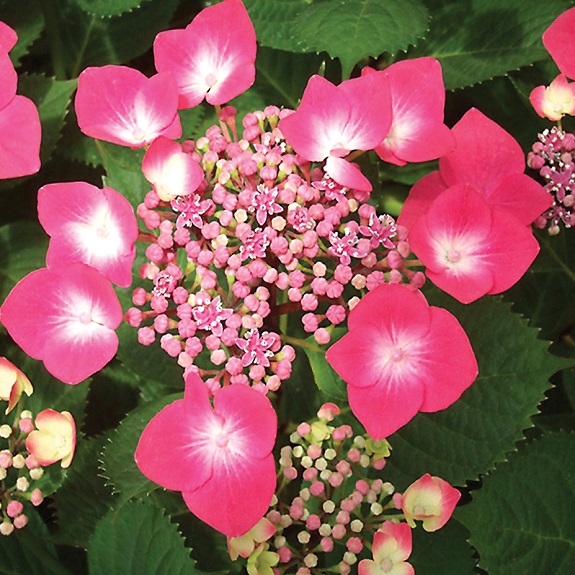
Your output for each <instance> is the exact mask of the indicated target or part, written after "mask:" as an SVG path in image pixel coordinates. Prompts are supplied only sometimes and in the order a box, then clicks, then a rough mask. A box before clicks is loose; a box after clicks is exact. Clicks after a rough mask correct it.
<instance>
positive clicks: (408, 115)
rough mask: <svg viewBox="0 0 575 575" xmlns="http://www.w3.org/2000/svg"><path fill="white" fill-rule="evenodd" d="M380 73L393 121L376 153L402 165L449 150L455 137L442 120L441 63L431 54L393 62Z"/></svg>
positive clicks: (433, 156) (440, 154)
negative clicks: (385, 84) (386, 91)
mask: <svg viewBox="0 0 575 575" xmlns="http://www.w3.org/2000/svg"><path fill="white" fill-rule="evenodd" d="M379 73H381V74H384V75H385V76H386V77H387V80H388V82H389V86H390V90H391V105H392V123H391V127H390V130H389V133H388V134H387V136H386V137H385V139H384V140H383V142H381V144H380V145H379V146H378V147H377V148H375V151H376V152H377V154H378V155H379V156H380V157H381V158H382V159H383V160H385V161H391V163H394V164H399V165H403V164H405V162H425V161H428V160H434V159H436V158H439V157H440V156H443V155H445V154H446V153H448V152H450V151H451V150H452V149H453V148H454V147H455V140H454V138H453V136H452V134H451V130H450V129H449V128H448V127H447V126H446V125H445V124H444V123H443V108H444V105H445V87H444V84H443V76H442V73H441V65H440V63H439V62H438V61H437V60H435V59H434V58H416V59H413V60H404V61H401V62H396V63H395V64H392V65H391V66H390V67H389V68H387V69H386V70H385V71H383V72H379ZM397 160H399V161H397Z"/></svg>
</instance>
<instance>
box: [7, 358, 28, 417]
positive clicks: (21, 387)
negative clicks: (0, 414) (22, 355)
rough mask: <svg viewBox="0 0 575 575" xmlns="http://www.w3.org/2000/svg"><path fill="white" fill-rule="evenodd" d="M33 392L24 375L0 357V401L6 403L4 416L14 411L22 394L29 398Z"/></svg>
mask: <svg viewBox="0 0 575 575" xmlns="http://www.w3.org/2000/svg"><path fill="white" fill-rule="evenodd" d="M33 391H34V389H33V387H32V384H31V383H30V380H29V379H28V378H27V377H26V376H25V375H24V373H23V372H22V371H20V370H19V369H18V368H17V367H16V366H15V365H14V364H13V363H12V362H10V361H8V360H7V359H6V358H5V357H0V399H1V400H2V401H7V402H8V407H7V408H6V414H8V413H10V412H11V411H12V410H13V409H14V407H15V406H16V404H17V403H18V400H19V399H20V397H21V395H22V393H25V394H26V395H28V396H30V395H32V392H33Z"/></svg>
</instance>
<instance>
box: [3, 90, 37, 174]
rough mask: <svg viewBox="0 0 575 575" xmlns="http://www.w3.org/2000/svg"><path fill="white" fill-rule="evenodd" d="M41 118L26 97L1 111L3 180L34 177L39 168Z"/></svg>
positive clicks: (19, 98)
mask: <svg viewBox="0 0 575 575" xmlns="http://www.w3.org/2000/svg"><path fill="white" fill-rule="evenodd" d="M41 138H42V133H41V127H40V117H39V116H38V110H37V109H36V106H35V105H34V103H33V102H32V100H29V99H28V98H25V97H24V96H15V97H14V99H13V100H12V101H11V102H10V103H9V104H8V105H7V106H6V107H5V108H3V109H1V110H0V178H2V179H5V178H17V177H20V176H28V175H30V174H35V173H36V172H37V171H38V170H39V169H40V140H41Z"/></svg>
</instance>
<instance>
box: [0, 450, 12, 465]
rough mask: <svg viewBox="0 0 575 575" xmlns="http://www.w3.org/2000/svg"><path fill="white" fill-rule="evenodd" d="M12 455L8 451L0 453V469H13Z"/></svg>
mask: <svg viewBox="0 0 575 575" xmlns="http://www.w3.org/2000/svg"><path fill="white" fill-rule="evenodd" d="M12 461H13V458H12V453H10V451H9V450H8V449H3V450H2V451H0V468H2V469H8V468H9V467H12Z"/></svg>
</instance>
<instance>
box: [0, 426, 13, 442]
mask: <svg viewBox="0 0 575 575" xmlns="http://www.w3.org/2000/svg"><path fill="white" fill-rule="evenodd" d="M11 435H12V428H11V427H10V426H9V425H8V424H6V423H5V424H4V425H0V437H3V438H4V439H8V438H9V437H10V436H11Z"/></svg>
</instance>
